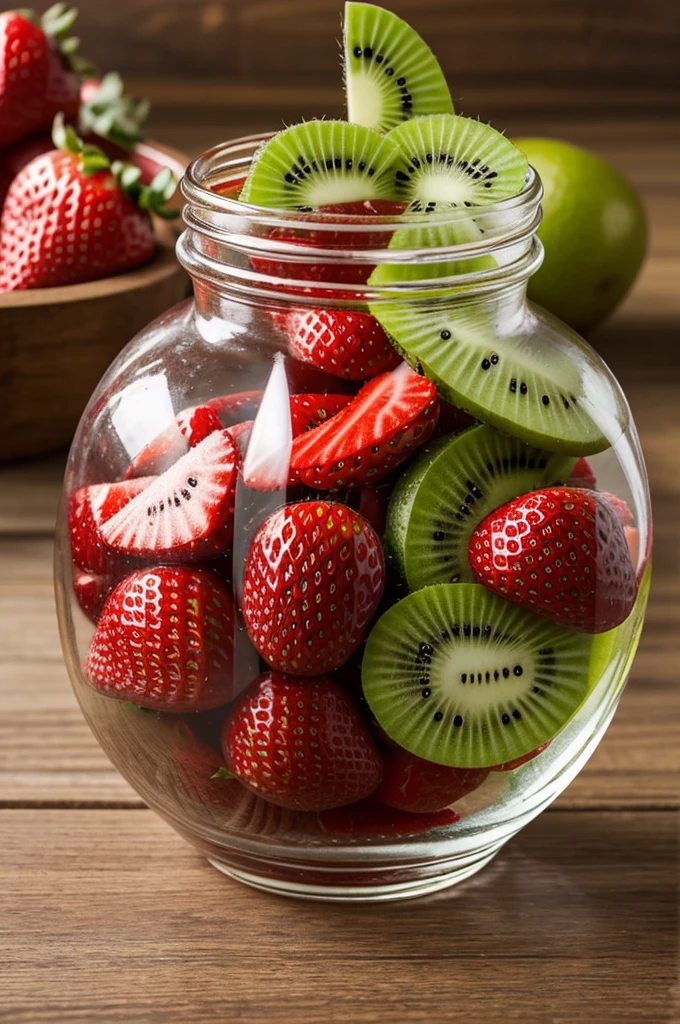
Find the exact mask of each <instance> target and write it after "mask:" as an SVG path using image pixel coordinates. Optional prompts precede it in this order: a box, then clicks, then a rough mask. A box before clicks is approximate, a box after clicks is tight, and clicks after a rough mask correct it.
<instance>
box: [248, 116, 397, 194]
mask: <svg viewBox="0 0 680 1024" xmlns="http://www.w3.org/2000/svg"><path fill="white" fill-rule="evenodd" d="M399 160H400V155H399V151H398V149H397V147H396V146H395V145H394V143H392V142H390V141H389V139H388V138H387V136H386V135H379V134H378V132H374V131H371V129H370V128H363V127H361V126H360V125H356V124H348V123H347V122H346V121H323V120H314V121H305V122H303V123H302V124H296V125H292V126H291V127H290V128H285V129H284V130H283V131H281V132H279V133H278V134H277V135H275V136H274V137H273V138H271V139H269V140H268V141H267V142H265V143H264V144H263V145H262V146H261V147H260V149H259V150H258V151H257V153H256V154H255V156H254V158H253V162H252V164H251V166H250V170H249V172H248V177H247V178H246V181H245V184H244V186H243V189H242V191H241V195H240V199H241V200H242V201H243V202H246V203H252V204H253V205H256V206H265V207H269V208H273V209H277V210H304V211H307V210H316V209H318V208H319V207H321V206H331V205H334V204H337V203H351V202H357V201H364V200H371V199H393V198H394V181H395V175H396V168H397V165H398V163H399Z"/></svg>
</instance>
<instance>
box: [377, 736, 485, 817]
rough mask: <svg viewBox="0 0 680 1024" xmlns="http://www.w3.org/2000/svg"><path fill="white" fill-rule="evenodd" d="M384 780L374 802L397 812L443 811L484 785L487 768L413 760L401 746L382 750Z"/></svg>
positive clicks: (413, 756) (414, 758)
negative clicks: (378, 802) (451, 765)
mask: <svg viewBox="0 0 680 1024" xmlns="http://www.w3.org/2000/svg"><path fill="white" fill-rule="evenodd" d="M382 758H383V778H382V782H381V783H380V785H379V787H378V789H377V790H376V792H375V798H376V800H380V802H381V803H383V804H387V806H388V807H395V808H397V810H400V811H410V812H412V813H416V814H418V813H427V812H430V811H442V810H444V808H445V807H449V806H450V805H451V804H453V803H455V802H456V800H460V799H461V798H462V797H464V796H467V794H468V793H471V792H472V791H473V789H477V787H478V786H481V784H482V783H483V782H484V779H485V778H486V777H487V775H488V774H489V769H488V768H449V767H447V766H446V765H442V764H433V763H432V761H424V760H423V758H422V757H416V755H415V754H410V753H409V752H408V751H407V750H403V749H402V748H401V747H390V748H389V749H388V750H384V751H383V754H382Z"/></svg>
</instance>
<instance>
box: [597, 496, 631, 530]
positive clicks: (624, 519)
mask: <svg viewBox="0 0 680 1024" xmlns="http://www.w3.org/2000/svg"><path fill="white" fill-rule="evenodd" d="M600 497H602V498H604V500H605V501H607V502H609V504H610V505H611V507H612V508H613V509H614V511H615V512H616V514H617V516H618V518H619V522H620V523H621V526H623V527H626V526H632V525H633V513H632V512H631V510H630V508H629V507H628V502H626V501H624V500H623V498H619V496H618V494H608V493H607V492H606V491H600Z"/></svg>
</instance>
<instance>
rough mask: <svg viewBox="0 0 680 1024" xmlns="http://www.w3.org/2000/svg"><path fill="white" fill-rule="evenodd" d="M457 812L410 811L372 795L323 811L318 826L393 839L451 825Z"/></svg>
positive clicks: (355, 836) (354, 836)
mask: <svg viewBox="0 0 680 1024" xmlns="http://www.w3.org/2000/svg"><path fill="white" fill-rule="evenodd" d="M457 821H460V814H456V812H455V811H450V810H443V811H431V812H430V813H428V814H422V813H421V814H410V813H409V812H408V811H398V810H396V809H395V808H393V807H386V806H385V805H384V804H380V803H378V801H377V800H376V799H375V798H374V797H369V798H368V799H367V800H360V801H359V802H358V803H355V804H350V805H349V806H348V807H338V808H336V809H335V810H331V811H323V812H322V813H321V814H320V815H319V825H320V826H321V828H322V829H323V831H324V832H326V833H328V835H332V836H345V837H346V838H347V839H396V838H405V837H406V836H419V835H423V834H424V833H425V832H430V831H431V830H432V829H433V828H442V827H443V826H444V825H455V823H456V822H457Z"/></svg>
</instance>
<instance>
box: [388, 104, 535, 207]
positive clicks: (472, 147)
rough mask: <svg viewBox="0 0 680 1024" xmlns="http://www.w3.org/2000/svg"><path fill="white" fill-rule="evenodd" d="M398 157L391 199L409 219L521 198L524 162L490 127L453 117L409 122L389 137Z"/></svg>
mask: <svg viewBox="0 0 680 1024" xmlns="http://www.w3.org/2000/svg"><path fill="white" fill-rule="evenodd" d="M387 138H388V139H389V140H390V141H391V142H393V143H394V144H395V145H396V146H397V147H398V149H399V150H400V152H401V155H402V164H401V166H400V167H399V168H398V170H397V173H396V181H395V198H396V199H401V200H402V201H403V202H406V203H408V204H409V209H410V211H411V212H414V213H434V212H435V211H436V210H441V209H451V208H452V207H473V206H481V205H487V204H489V203H497V202H499V201H500V200H501V199H507V198H508V197H509V196H514V195H517V193H518V192H521V190H522V188H523V186H524V182H525V180H526V175H527V170H528V166H529V162H528V160H527V158H526V156H525V155H524V153H523V152H522V150H521V149H518V148H517V146H513V144H512V142H509V141H508V139H506V138H505V136H504V135H501V133H500V132H497V131H496V129H495V128H492V127H491V125H489V124H484V123H483V122H482V121H476V120H474V118H471V117H460V116H459V115H457V114H430V115H428V116H426V117H414V118H413V119H412V120H410V121H406V122H405V123H404V124H400V125H398V126H397V127H396V128H393V129H392V131H391V132H388V134H387Z"/></svg>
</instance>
